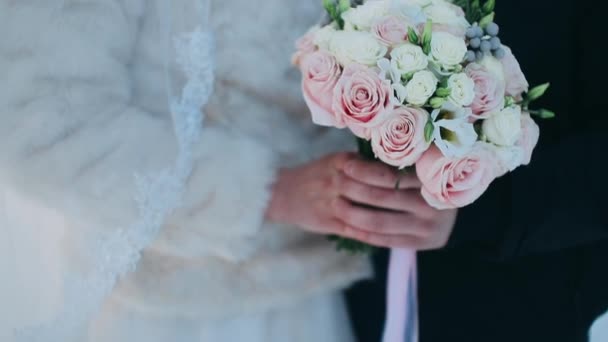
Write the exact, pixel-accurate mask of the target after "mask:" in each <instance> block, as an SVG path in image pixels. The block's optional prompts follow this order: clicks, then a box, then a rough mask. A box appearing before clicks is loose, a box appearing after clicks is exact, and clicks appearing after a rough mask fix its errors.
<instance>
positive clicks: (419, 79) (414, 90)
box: [405, 70, 438, 106]
mask: <svg viewBox="0 0 608 342" xmlns="http://www.w3.org/2000/svg"><path fill="white" fill-rule="evenodd" d="M437 82H438V81H437V77H435V75H434V74H433V73H432V72H430V71H428V70H422V71H418V72H417V73H415V74H414V76H413V77H412V79H411V80H410V81H409V82H408V83H407V84H406V85H405V99H406V101H407V102H408V103H410V104H413V105H415V106H423V105H424V104H425V103H426V101H428V100H429V99H430V98H431V96H433V94H434V93H435V90H437Z"/></svg>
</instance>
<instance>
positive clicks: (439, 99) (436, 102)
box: [429, 97, 446, 109]
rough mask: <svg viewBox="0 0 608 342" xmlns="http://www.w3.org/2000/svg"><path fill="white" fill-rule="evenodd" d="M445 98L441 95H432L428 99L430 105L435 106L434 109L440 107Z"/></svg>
mask: <svg viewBox="0 0 608 342" xmlns="http://www.w3.org/2000/svg"><path fill="white" fill-rule="evenodd" d="M445 101H446V99H445V98H443V97H433V98H432V99H431V101H429V104H430V105H431V107H433V108H435V109H439V108H441V107H443V104H444V103H445Z"/></svg>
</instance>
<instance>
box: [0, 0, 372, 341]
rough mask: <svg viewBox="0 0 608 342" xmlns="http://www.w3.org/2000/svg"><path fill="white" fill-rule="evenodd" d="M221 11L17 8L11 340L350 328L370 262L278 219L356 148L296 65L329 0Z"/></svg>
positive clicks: (176, 6) (7, 246) (8, 139)
mask: <svg viewBox="0 0 608 342" xmlns="http://www.w3.org/2000/svg"><path fill="white" fill-rule="evenodd" d="M206 2H207V1H205V0H87V1H82V0H45V1H22V0H19V1H0V75H2V76H0V90H1V91H0V303H2V307H0V341H3V342H4V341H6V342H24V341H45V342H106V341H112V342H122V341H124V342H126V341H130V342H131V341H137V342H139V341H142V342H143V341H146V342H147V341H150V342H156V341H159V342H160V341H172V342H173V341H177V342H182V341H183V342H190V341H193V342H194V341H196V342H199V341H200V342H207V341H226V342H230V341H252V342H257V341H260V342H261V341H264V342H273V341H277V342H278V341H294V342H297V341H316V342H323V341H327V342H330V341H331V342H340V341H350V340H351V339H352V336H351V334H350V328H349V324H348V319H347V317H346V314H345V309H344V305H343V303H342V298H341V295H340V291H341V290H342V289H343V288H344V287H346V286H348V285H349V284H351V283H352V282H354V281H356V280H357V279H361V278H363V277H366V276H368V275H369V273H370V269H369V265H368V264H367V262H366V261H365V260H363V259H360V258H355V257H353V256H350V255H345V254H341V253H337V252H336V251H335V250H334V248H333V246H332V245H331V243H329V242H327V241H326V240H325V239H324V238H323V237H321V236H316V235H311V234H306V233H304V232H302V231H300V230H299V229H296V228H294V227H288V226H282V225H274V224H269V223H267V222H264V211H265V208H266V205H267V201H268V198H269V196H270V189H271V186H272V183H273V181H274V179H275V175H276V171H277V169H278V168H280V167H287V166H293V165H297V164H300V163H303V162H306V161H309V160H311V159H312V158H315V157H318V156H321V155H324V154H327V153H330V152H333V151H341V150H345V149H349V148H352V144H351V139H350V137H349V136H348V135H347V134H344V133H343V132H338V131H337V130H324V129H320V128H317V127H314V126H313V125H312V124H311V123H310V118H309V115H308V113H307V110H306V107H305V105H304V103H303V101H302V100H301V95H300V89H299V73H298V71H296V70H294V69H293V68H292V66H291V65H290V54H291V52H292V50H293V42H294V40H295V39H296V38H297V37H298V36H300V35H301V34H302V33H304V32H305V31H306V30H307V28H308V27H309V26H311V25H312V24H314V23H315V22H317V21H318V20H319V18H320V15H321V11H322V10H321V1H317V0H307V1H300V0H265V1H251V0H229V1H227V0H212V1H211V3H210V7H205V6H203V5H202V4H204V3H206ZM209 30H211V31H213V32H214V35H215V45H211V44H210V39H209V35H208V31H209ZM211 56H215V63H213V58H211ZM212 70H214V71H215V73H214V74H215V82H212V78H211V77H212V74H211V71H212ZM212 84H213V85H214V92H213V93H212V94H211V95H210V97H209V96H208V95H209V90H210V87H211V85H212ZM207 102H208V103H207ZM205 104H207V105H206V106H204V108H205V109H204V112H205V113H206V118H205V120H204V121H202V119H201V112H202V111H201V107H203V105H205Z"/></svg>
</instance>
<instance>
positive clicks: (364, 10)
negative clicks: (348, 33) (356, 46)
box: [342, 1, 388, 31]
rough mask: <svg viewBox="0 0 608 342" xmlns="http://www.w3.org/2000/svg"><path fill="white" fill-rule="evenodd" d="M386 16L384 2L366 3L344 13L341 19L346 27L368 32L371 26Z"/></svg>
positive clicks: (386, 10)
mask: <svg viewBox="0 0 608 342" xmlns="http://www.w3.org/2000/svg"><path fill="white" fill-rule="evenodd" d="M386 14H388V6H387V3H386V2H385V1H367V2H366V3H364V4H363V5H361V6H357V7H355V8H351V9H349V10H348V11H346V12H344V13H343V14H342V19H344V22H345V24H346V25H349V26H351V27H352V28H354V29H356V30H361V31H369V30H370V29H371V27H372V25H373V24H374V23H375V22H376V21H377V20H378V19H380V18H382V17H384V16H385V15H386Z"/></svg>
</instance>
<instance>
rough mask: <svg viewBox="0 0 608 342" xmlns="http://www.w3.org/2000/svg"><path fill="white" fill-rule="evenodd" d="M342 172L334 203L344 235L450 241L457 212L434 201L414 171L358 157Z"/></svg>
mask: <svg viewBox="0 0 608 342" xmlns="http://www.w3.org/2000/svg"><path fill="white" fill-rule="evenodd" d="M343 172H344V174H345V175H346V177H344V178H343V179H342V180H341V182H340V184H339V187H340V189H339V191H338V192H339V193H340V194H341V196H340V197H339V198H337V199H336V200H335V201H334V203H333V206H334V213H335V216H336V218H337V219H338V220H340V221H341V222H343V223H344V227H343V232H342V233H341V235H343V236H346V237H350V238H354V239H357V240H360V241H364V242H366V243H369V244H371V245H375V246H381V247H391V248H394V247H403V248H413V249H416V250H429V249H438V248H441V247H444V246H445V244H446V243H447V241H448V239H449V237H450V235H451V233H452V229H453V227H454V224H455V221H456V215H457V211H456V210H437V209H435V208H433V207H431V206H429V205H428V204H427V203H426V201H425V200H424V198H422V196H421V194H420V186H421V184H420V182H419V180H418V178H417V176H416V175H415V173H414V172H411V173H406V174H402V175H399V173H398V172H397V171H396V170H395V169H394V168H391V167H389V166H386V165H383V164H380V163H376V162H367V161H362V160H359V159H353V160H350V161H348V162H347V163H345V164H343ZM398 181H399V189H396V188H395V185H396V184H397V182H398Z"/></svg>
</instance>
